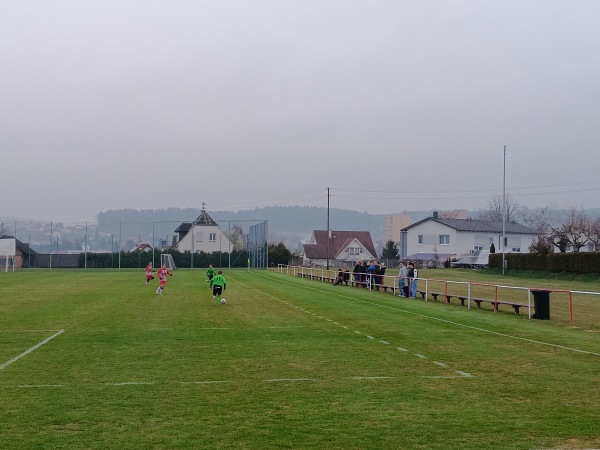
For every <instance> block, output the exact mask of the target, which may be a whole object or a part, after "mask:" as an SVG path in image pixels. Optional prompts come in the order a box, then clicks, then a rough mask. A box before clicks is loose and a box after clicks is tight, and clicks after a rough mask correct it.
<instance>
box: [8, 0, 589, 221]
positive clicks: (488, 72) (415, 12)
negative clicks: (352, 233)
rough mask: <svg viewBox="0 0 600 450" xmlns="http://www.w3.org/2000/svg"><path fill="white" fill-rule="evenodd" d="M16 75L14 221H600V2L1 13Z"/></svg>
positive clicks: (218, 4) (140, 6)
mask: <svg viewBox="0 0 600 450" xmlns="http://www.w3.org/2000/svg"><path fill="white" fill-rule="evenodd" d="M0 61H1V69H0V146H1V152H2V155H1V167H2V170H1V171H0V180H1V183H2V194H1V195H0V217H19V218H45V219H48V220H62V221H69V220H71V221H80V220H94V217H95V215H96V213H98V212H101V211H106V210H109V209H120V208H135V209H154V208H168V207H198V208H201V206H202V202H206V205H207V208H208V209H209V211H210V210H238V209H252V208H254V207H262V206H271V205H296V204H299V205H310V206H327V188H328V187H329V188H331V190H330V193H331V197H330V206H331V207H336V208H345V209H354V210H358V211H366V212H369V213H373V214H380V213H400V212H402V211H404V210H420V209H455V208H466V209H477V208H481V207H485V206H486V205H487V203H488V202H489V200H490V199H491V198H492V197H493V196H497V195H502V192H503V189H502V186H503V180H504V179H505V180H506V192H507V193H509V194H511V196H512V197H513V198H514V199H515V200H516V201H517V202H519V203H520V204H523V205H528V206H530V207H535V206H558V207H577V208H579V207H585V208H591V207H600V172H599V170H598V168H599V166H600V164H599V161H600V156H599V155H598V150H600V1H597V0H587V1H586V0H563V1H551V0H539V1H532V0H514V1H513V0H498V1H484V0H451V1H450V0H427V1H421V0H411V1H406V0H390V1H387V0H374V1H365V0H362V1H352V0H337V1H328V0H319V1H316V0H305V1H294V0H286V1H283V0H271V1H267V0H252V1H247V0H239V1H236V0H234V1H227V0H218V1H203V0H169V1H167V0H162V1H159V0H154V1H153V0H116V1H112V0H98V1H89V0H54V1H43V0H39V1H31V0H0ZM504 145H506V177H505V178H504V176H503V173H504V171H503V162H504V156H503V146H504Z"/></svg>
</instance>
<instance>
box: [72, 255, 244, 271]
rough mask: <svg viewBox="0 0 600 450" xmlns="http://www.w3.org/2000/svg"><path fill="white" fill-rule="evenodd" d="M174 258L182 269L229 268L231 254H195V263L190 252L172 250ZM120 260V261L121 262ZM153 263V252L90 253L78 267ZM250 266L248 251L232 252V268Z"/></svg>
mask: <svg viewBox="0 0 600 450" xmlns="http://www.w3.org/2000/svg"><path fill="white" fill-rule="evenodd" d="M168 253H170V254H171V255H172V256H173V262H174V263H175V266H176V267H182V268H190V267H194V268H198V267H208V265H209V264H213V265H214V266H215V267H229V262H230V258H229V253H226V252H213V253H205V252H200V253H194V255H193V261H192V254H191V253H190V252H184V253H181V252H178V251H174V250H170V251H169V252H168ZM119 258H120V260H119ZM151 261H152V252H147V253H126V252H121V253H120V255H119V253H113V254H111V253H88V254H87V256H86V255H84V254H83V253H82V254H80V255H79V259H78V266H79V267H80V268H83V267H87V268H88V269H90V268H91V269H108V268H116V267H121V268H140V269H143V268H144V267H146V265H147V264H148V262H151ZM247 265H248V252H247V251H245V250H244V251H233V252H231V267H246V266H247ZM159 266H160V252H155V253H154V267H159Z"/></svg>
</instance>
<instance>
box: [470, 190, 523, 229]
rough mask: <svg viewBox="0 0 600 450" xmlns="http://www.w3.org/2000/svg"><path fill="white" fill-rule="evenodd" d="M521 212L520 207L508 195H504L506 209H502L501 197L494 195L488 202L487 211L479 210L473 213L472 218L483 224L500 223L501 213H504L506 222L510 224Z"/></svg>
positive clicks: (502, 218)
mask: <svg viewBox="0 0 600 450" xmlns="http://www.w3.org/2000/svg"><path fill="white" fill-rule="evenodd" d="M521 210H522V207H521V205H519V203H517V201H516V200H514V199H513V198H512V196H511V195H510V194H506V209H504V201H503V196H502V195H496V196H494V197H492V199H491V200H490V201H489V203H488V207H487V209H480V210H478V211H476V212H475V213H474V218H475V219H477V220H483V221H485V222H502V221H504V217H503V216H504V214H503V211H506V221H507V222H510V221H513V220H515V219H517V218H518V216H519V215H520V212H521Z"/></svg>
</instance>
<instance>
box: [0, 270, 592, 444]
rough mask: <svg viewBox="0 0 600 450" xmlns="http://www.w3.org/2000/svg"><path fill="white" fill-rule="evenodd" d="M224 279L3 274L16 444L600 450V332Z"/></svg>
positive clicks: (3, 366) (5, 352) (246, 275)
mask: <svg viewBox="0 0 600 450" xmlns="http://www.w3.org/2000/svg"><path fill="white" fill-rule="evenodd" d="M225 276H226V277H227V283H228V284H227V286H228V287H227V290H226V291H225V295H224V297H225V298H226V299H227V304H226V305H218V306H212V305H211V304H210V298H211V291H210V289H209V288H208V283H205V278H206V277H205V274H204V271H203V270H194V271H191V270H181V269H180V270H177V271H175V272H174V276H173V277H171V278H169V279H168V283H167V287H166V289H165V292H164V295H162V296H158V295H156V293H155V290H156V287H157V280H153V281H152V283H153V284H152V285H151V286H149V287H146V286H144V272H143V270H140V271H113V272H94V271H80V272H79V271H76V272H63V271H52V272H15V273H0V394H1V395H0V427H1V430H0V448H2V449H4V448H6V449H47V448H53V449H55V448H65V449H67V448H68V449H78V448H81V449H97V448H98V449H100V448H102V449H113V448H114V449H117V448H118V449H127V448H131V449H134V448H135V449H137V448H140V449H176V448H177V449H179V448H194V449H199V448H206V449H229V448H236V449H271V448H273V449H275V448H282V449H313V448H314V449H320V448H325V449H338V448H343V449H413V448H414V449H436V448H439V449H461V448H465V449H500V448H501V449H532V448H600V420H599V419H600V333H599V331H600V327H599V326H598V323H597V322H595V324H594V322H593V321H590V322H589V323H590V326H578V327H571V326H569V324H568V321H555V320H549V321H540V320H530V319H528V318H527V316H526V315H514V314H510V313H508V311H507V312H502V313H494V312H492V311H490V310H489V309H483V308H482V309H481V310H477V309H470V310H468V309H467V308H465V307H461V306H457V305H445V304H443V303H441V302H431V301H430V302H424V301H422V300H407V299H400V298H397V297H394V296H392V295H390V294H389V293H388V294H385V293H383V292H369V291H368V290H366V289H361V288H354V287H350V286H333V285H331V284H326V283H320V282H317V281H313V280H307V279H301V278H299V277H293V276H289V275H284V274H279V273H275V272H267V271H246V270H225ZM503 281H505V280H503ZM595 305H596V306H595V307H596V308H597V309H600V307H598V306H597V305H598V301H596V302H595ZM580 314H581V315H585V311H582V312H581V313H580ZM590 314H596V317H597V314H598V311H597V310H596V311H595V312H592V311H590Z"/></svg>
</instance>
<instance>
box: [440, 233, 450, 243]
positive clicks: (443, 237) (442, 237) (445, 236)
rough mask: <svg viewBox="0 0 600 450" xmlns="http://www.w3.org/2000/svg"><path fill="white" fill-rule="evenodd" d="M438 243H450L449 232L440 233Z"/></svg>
mask: <svg viewBox="0 0 600 450" xmlns="http://www.w3.org/2000/svg"><path fill="white" fill-rule="evenodd" d="M440 245H450V235H449V234H440Z"/></svg>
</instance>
